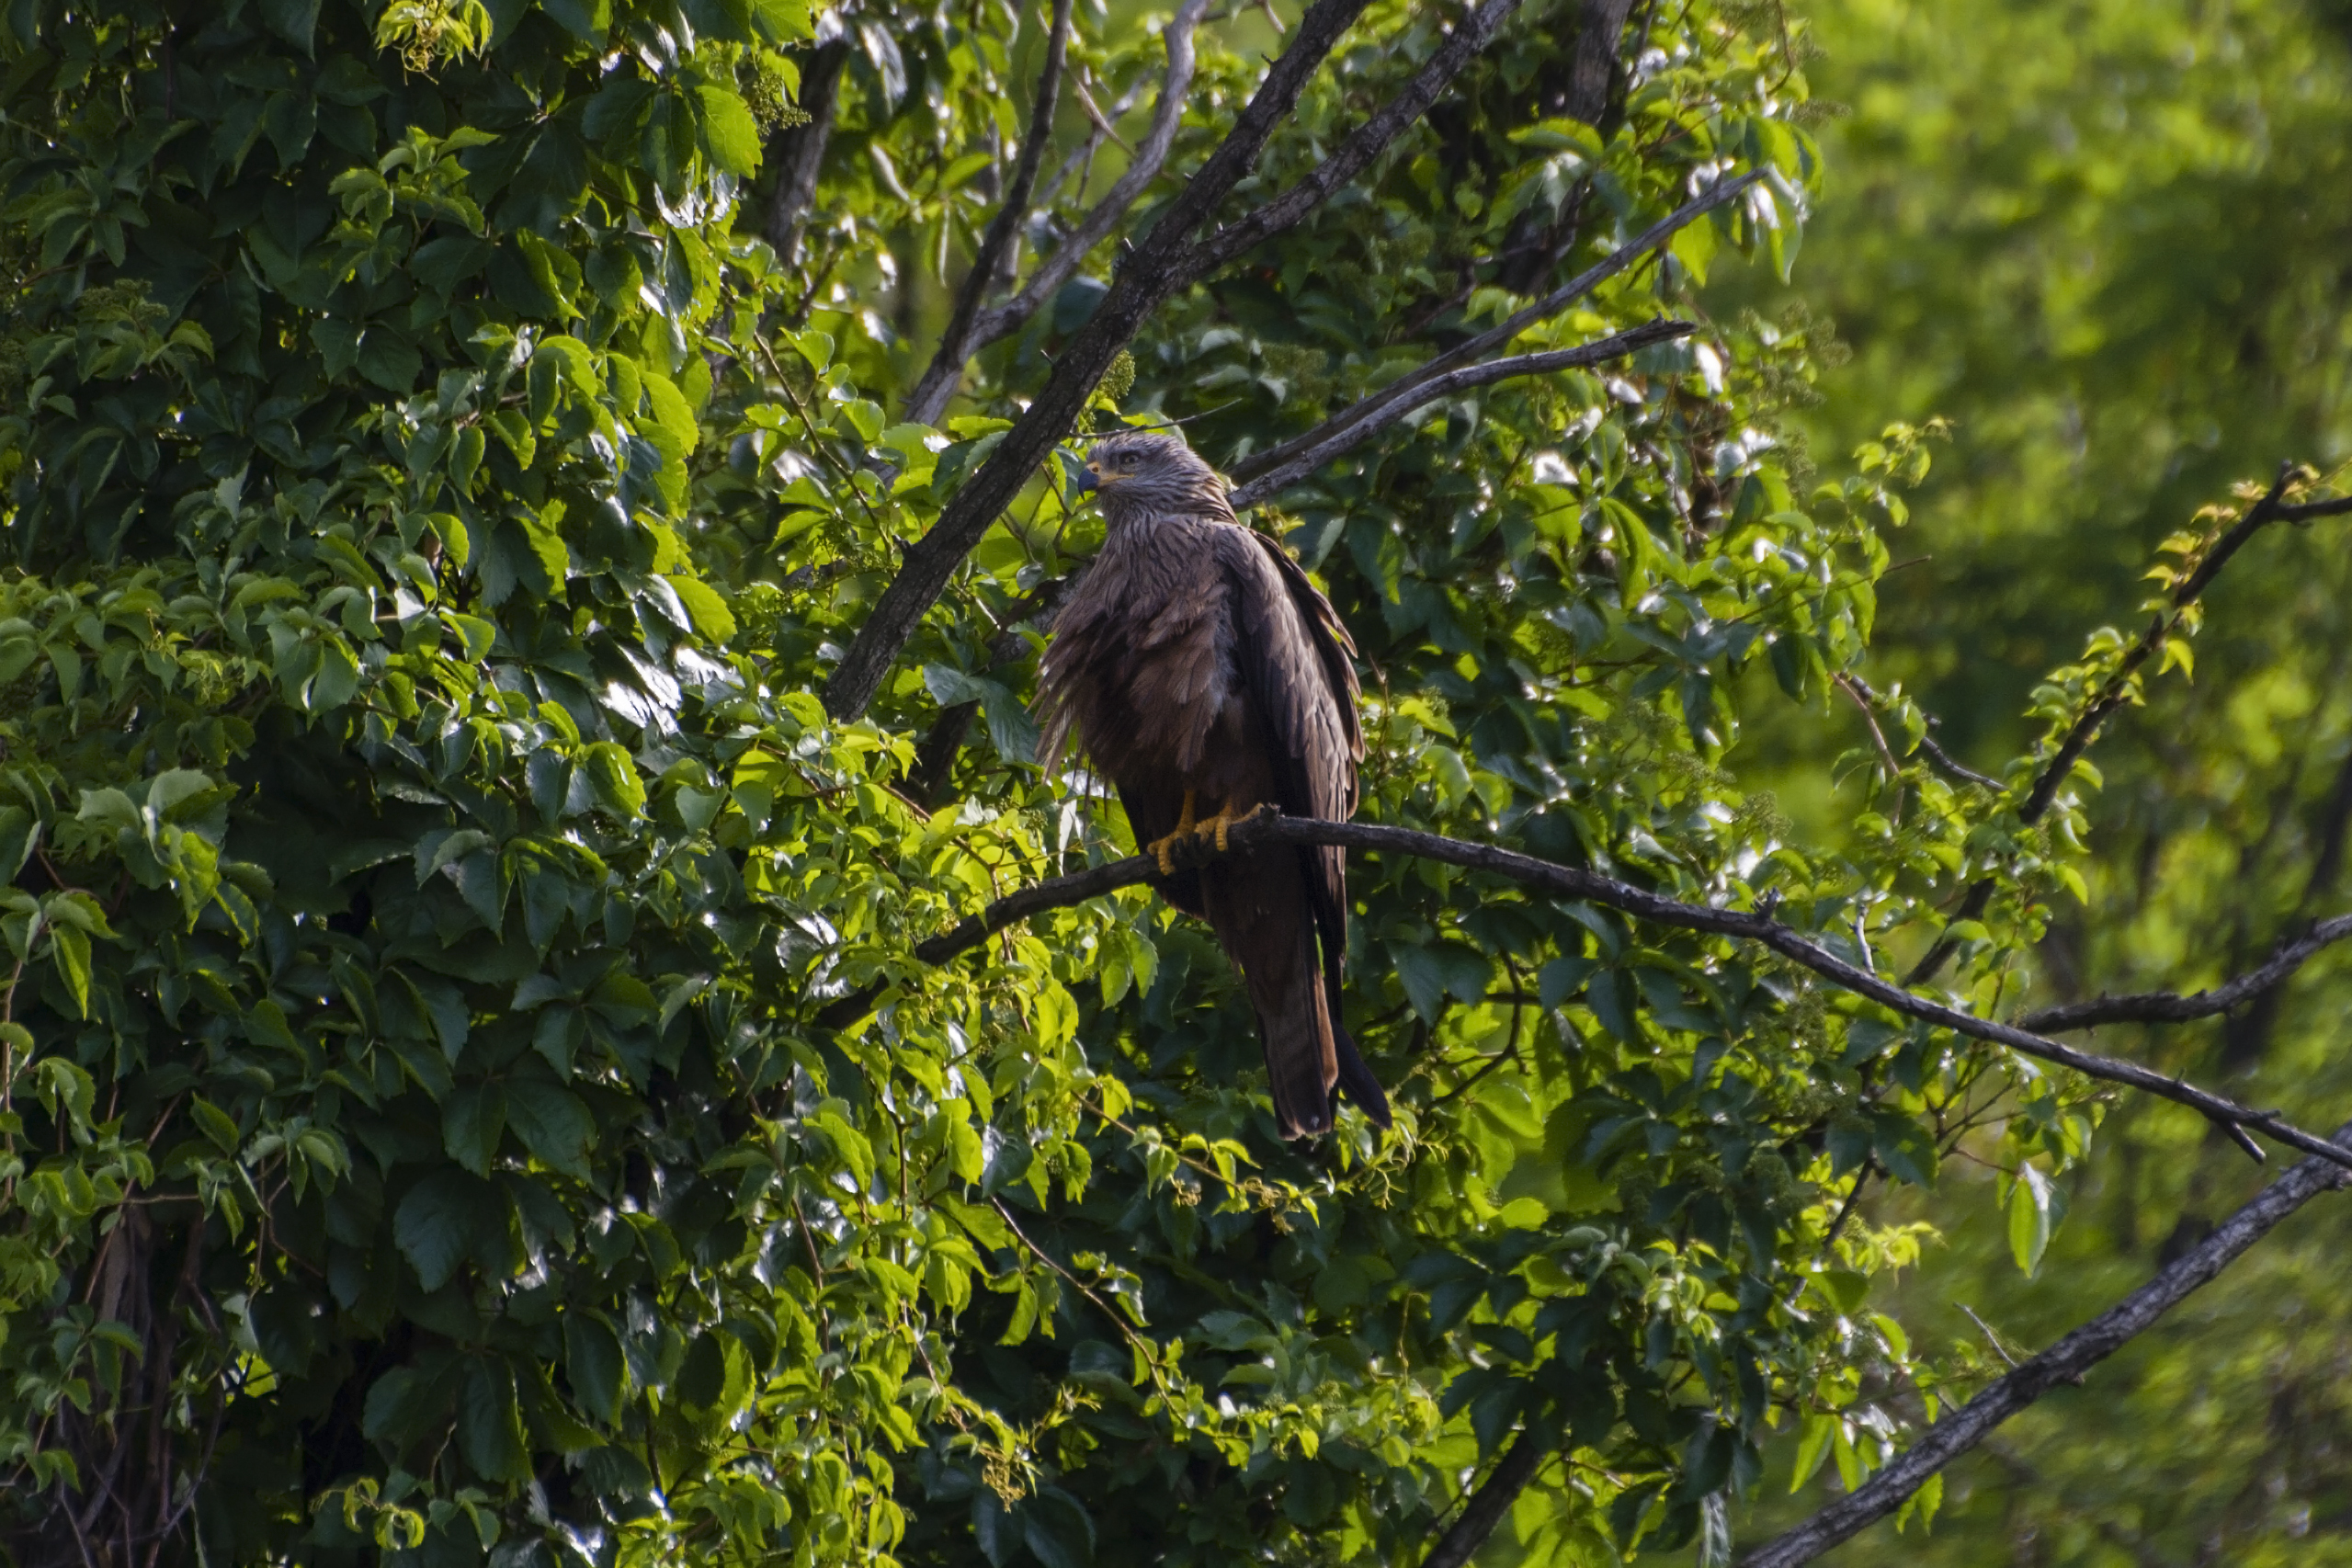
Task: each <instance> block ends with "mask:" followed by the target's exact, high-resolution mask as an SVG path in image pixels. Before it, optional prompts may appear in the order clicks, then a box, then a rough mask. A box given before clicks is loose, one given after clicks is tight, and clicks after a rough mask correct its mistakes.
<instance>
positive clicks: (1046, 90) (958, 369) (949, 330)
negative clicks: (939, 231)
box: [906, 0, 1070, 425]
mask: <svg viewBox="0 0 2352 1568" xmlns="http://www.w3.org/2000/svg"><path fill="white" fill-rule="evenodd" d="M1069 53H1070V0H1053V27H1052V29H1051V31H1049V32H1048V33H1047V34H1046V38H1045V65H1044V68H1043V69H1042V70H1040V72H1039V73H1038V79H1037V101H1036V102H1035V103H1034V104H1032V105H1030V106H1029V128H1028V134H1027V135H1026V136H1025V137H1023V138H1022V141H1021V149H1020V151H1019V152H1018V153H1016V154H1015V156H1014V159H1013V177H1012V178H1011V179H1010V180H1009V181H1007V182H1006V186H1005V199H1004V201H1003V202H1002V203H1001V204H1000V205H999V206H998V207H997V209H996V216H995V217H994V218H992V219H990V220H989V222H988V227H987V228H986V229H984V230H983V231H982V232H981V236H980V248H979V249H978V250H976V251H975V252H973V253H972V258H971V271H969V272H967V273H965V274H964V275H963V282H962V284H961V285H960V287H958V289H957V290H956V308H955V309H954V310H953V311H952V312H949V315H948V324H947V327H946V329H945V330H944V331H942V332H941V333H940V334H939V348H938V352H937V353H936V354H934V355H932V357H931V365H930V368H929V369H926V370H925V371H924V372H923V379H922V380H921V381H917V382H916V383H915V392H914V394H913V395H912V396H910V397H909V398H908V399H907V403H906V416H907V417H908V418H909V419H912V420H914V421H915V422H916V423H918V424H922V425H929V424H932V423H933V422H935V421H936V420H937V418H938V415H939V410H940V409H943V408H945V407H947V405H948V399H949V398H950V397H952V396H954V395H955V390H956V383H957V382H958V381H960V380H962V378H963V364H964V361H965V360H966V359H969V358H971V334H972V324H973V323H974V322H975V321H977V320H978V319H979V316H980V307H981V305H982V304H983V302H984V301H986V300H987V298H988V291H989V290H990V289H992V288H994V286H995V284H996V281H997V275H998V274H999V273H1000V272H1002V271H1003V270H1004V269H1005V268H1006V266H1007V265H1008V264H1009V263H1010V261H1011V259H1012V254H1013V242H1014V241H1015V240H1016V239H1017V238H1018V237H1019V234H1020V232H1021V220H1022V219H1024V218H1026V217H1028V210H1029V193H1030V192H1031V191H1033V190H1035V189H1036V188H1037V171H1038V167H1039V165H1041V164H1043V163H1044V162H1045V148H1046V143H1047V142H1051V140H1052V138H1053V110H1054V107H1055V105H1056V104H1058V103H1059V102H1060V101H1061V97H1062V64H1063V62H1064V61H1066V60H1067V59H1068V57H1069Z"/></svg>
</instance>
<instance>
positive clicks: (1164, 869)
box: [1144, 790, 1194, 877]
mask: <svg viewBox="0 0 2352 1568" xmlns="http://www.w3.org/2000/svg"><path fill="white" fill-rule="evenodd" d="M1192 806H1193V801H1192V791H1191V790H1186V791H1185V792H1184V810H1183V812H1180V813H1179V814H1178V815H1177V817H1176V831H1175V832H1174V833H1171V834H1169V835H1167V836H1166V837H1165V838H1155V839H1153V840H1152V842H1151V843H1149V844H1147V845H1145V846H1144V848H1145V849H1146V850H1147V851H1148V852H1149V853H1150V854H1151V855H1152V856H1153V857H1154V858H1156V859H1158V861H1159V862H1160V875H1162V876H1164V877H1173V876H1175V875H1176V840H1178V839H1180V838H1190V837H1191V836H1192V834H1193V826H1194V824H1193V818H1192Z"/></svg>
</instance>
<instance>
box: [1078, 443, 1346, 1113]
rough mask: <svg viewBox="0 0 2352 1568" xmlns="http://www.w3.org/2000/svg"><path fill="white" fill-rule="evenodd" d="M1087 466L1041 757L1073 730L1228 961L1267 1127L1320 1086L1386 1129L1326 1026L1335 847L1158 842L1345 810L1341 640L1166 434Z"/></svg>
mask: <svg viewBox="0 0 2352 1568" xmlns="http://www.w3.org/2000/svg"><path fill="white" fill-rule="evenodd" d="M1087 468H1088V473H1089V475H1090V477H1091V478H1092V480H1093V481H1094V484H1095V487H1096V488H1098V489H1099V490H1100V492H1101V494H1102V503H1103V512H1104V515H1105V517H1106V518H1107V519H1108V523H1109V530H1108V537H1107V538H1106V539H1105V540H1104V541H1103V547H1102V550H1101V551H1100V552H1099V553H1098V554H1097V555H1096V557H1095V561H1094V564H1093V565H1092V566H1091V567H1090V568H1088V570H1087V572H1086V575H1085V581H1084V582H1082V583H1081V584H1080V585H1079V586H1078V589H1077V592H1076V593H1075V594H1074V595H1073V596H1072V597H1071V599H1070V602H1069V603H1068V604H1067V605H1066V606H1065V607H1064V608H1062V613H1061V615H1060V617H1059V618H1058V619H1056V621H1055V625H1054V637H1053V645H1052V647H1051V649H1049V650H1048V651H1047V653H1046V655H1045V661H1044V665H1043V666H1042V668H1041V670H1040V677H1039V687H1040V717H1041V718H1042V720H1043V727H1044V743H1045V744H1044V747H1043V755H1044V756H1045V757H1046V759H1047V765H1048V767H1051V766H1052V765H1053V760H1054V758H1055V757H1057V756H1059V755H1060V753H1061V750H1062V745H1063V744H1064V742H1065V741H1066V740H1067V739H1068V737H1069V735H1070V733H1071V732H1072V730H1073V729H1074V730H1075V731H1076V733H1077V735H1078V738H1079V741H1080V743H1081V744H1083V745H1084V747H1085V753H1086V756H1087V759H1088V760H1089V762H1090V763H1091V764H1092V765H1093V767H1094V768H1095V770H1096V772H1098V773H1100V774H1102V775H1104V776H1105V777H1107V778H1109V779H1110V781H1111V782H1112V783H1113V784H1115V785H1117V786H1118V789H1119V799H1120V800H1121V801H1123V802H1124V803H1125V804H1126V807H1127V820H1128V822H1129V824H1131V825H1132V827H1133V828H1134V830H1135V841H1136V843H1137V844H1138V845H1139V846H1147V847H1149V848H1153V849H1154V850H1155V851H1157V852H1159V853H1160V854H1161V865H1162V868H1163V869H1169V870H1171V874H1169V875H1167V876H1165V877H1163V878H1161V879H1160V880H1159V881H1157V882H1156V883H1155V884H1154V885H1156V886H1157V887H1158V888H1159V891H1160V892H1161V893H1162V894H1163V895H1164V896H1165V897H1166V898H1167V900H1168V901H1169V902H1170V903H1174V904H1175V905H1176V907H1177V908H1179V909H1182V910H1184V911H1186V912H1187V913H1188V914H1191V915H1199V916H1201V917H1203V918H1205V919H1206V920H1208V922H1209V924H1210V926H1211V927H1212V928H1213V929H1214V930H1215V931H1216V933H1217V939H1218V941H1219V943H1220V944H1221V945H1222V947H1223V948H1224V949H1225V952H1226V954H1227V956H1229V957H1230V958H1232V959H1233V961H1234V962H1235V963H1236V964H1238V965H1240V967H1241V971H1242V977H1243V979H1244V981H1245V982H1246V983H1247V984H1248V986H1249V994H1250V1001H1251V1003H1252V1004H1253V1006H1255V1007H1256V1011H1257V1026H1258V1036H1259V1040H1260V1043H1261V1044H1262V1045H1263V1046H1264V1048H1265V1051H1266V1068H1267V1075H1268V1077H1269V1078H1270V1079H1271V1080H1272V1083H1273V1089H1274V1112H1275V1117H1276V1119H1277V1120H1278V1122H1279V1123H1280V1125H1281V1129H1282V1133H1283V1136H1285V1137H1287V1138H1301V1137H1306V1136H1309V1135H1311V1134H1314V1133H1319V1132H1326V1131H1330V1129H1331V1124H1332V1103H1331V1092H1332V1088H1333V1086H1334V1085H1338V1086H1339V1087H1340V1088H1342V1089H1344V1090H1345V1091H1346V1095H1347V1097H1348V1098H1350V1099H1352V1100H1354V1101H1355V1102H1356V1103H1357V1104H1358V1106H1360V1107H1362V1108H1363V1109H1364V1110H1365V1111H1366V1112H1367V1113H1368V1114H1369V1115H1370V1116H1371V1117H1372V1118H1373V1119H1375V1120H1376V1121H1378V1122H1380V1123H1381V1125H1382V1126H1384V1127H1385V1126H1387V1125H1388V1122H1389V1108H1388V1099H1387V1096H1384V1095H1382V1094H1381V1086H1380V1084H1379V1082H1378V1081H1377V1080H1376V1079H1374V1078H1373V1076H1372V1074H1371V1073H1370V1071H1369V1069H1368V1068H1367V1067H1366V1066H1365V1065H1364V1062H1363V1058H1362V1057H1361V1056H1359V1055H1358V1053H1357V1051H1356V1046H1355V1042H1354V1041H1353V1040H1349V1039H1348V1037H1347V1033H1346V1030H1345V1029H1344V1028H1341V1027H1340V1024H1339V1000H1340V965H1341V960H1342V958H1343V956H1344V955H1345V953H1346V946H1347V888H1346V851H1345V850H1342V849H1336V848H1329V847H1324V848H1293V847H1288V846H1277V847H1273V848H1268V849H1263V850H1258V851H1255V852H1250V853H1235V854H1232V855H1227V856H1222V857H1220V858H1217V859H1216V860H1214V861H1211V862H1210V864H1209V865H1208V866H1206V867H1205V868H1203V869H1200V870H1198V871H1193V870H1183V871H1176V870H1173V869H1172V867H1171V862H1170V861H1169V860H1168V858H1167V857H1166V854H1165V849H1164V848H1163V846H1164V845H1165V843H1166V842H1168V841H1170V840H1172V839H1174V838H1175V837H1176V836H1179V835H1182V834H1184V833H1187V832H1190V831H1194V830H1195V829H1196V826H1198V827H1199V830H1201V831H1208V832H1212V833H1213V832H1215V831H1217V824H1219V823H1220V822H1229V821H1231V820H1233V819H1234V818H1238V817H1242V816H1245V815H1247V814H1248V813H1249V812H1252V811H1255V810H1256V808H1257V807H1258V806H1260V805H1262V804H1265V803H1267V802H1269V801H1270V802H1271V803H1273V804H1274V805H1276V806H1278V807H1279V808H1281V810H1282V812H1284V813H1285V814H1286V815H1290V816H1303V817H1322V818H1325V819H1328V820H1332V821H1345V820H1346V818H1348V817H1350V816H1353V815H1354V814H1355V812H1356V794H1357V783H1356V767H1357V765H1358V763H1359V762H1361V761H1362V760H1363V756H1364V741H1363V736H1362V733H1361V732H1360V731H1359V730H1358V727H1357V722H1356V697H1357V685H1356V671H1355V666H1354V665H1351V664H1350V663H1349V662H1348V656H1349V654H1351V653H1354V651H1355V648H1354V644H1353V643H1351V642H1348V640H1347V632H1346V629H1345V628H1343V627H1342V626H1341V625H1340V624H1339V619H1338V617H1337V616H1335V615H1334V614H1333V613H1332V608H1331V605H1330V603H1329V601H1327V600H1326V599H1324V597H1323V595H1322V594H1321V593H1320V592H1318V591H1317V590H1316V588H1315V585H1313V584H1312V583H1311V582H1309V581H1308V580H1307V574H1305V573H1304V572H1302V571H1301V570H1300V569H1299V567H1298V565H1297V563H1296V562H1293V561H1291V559H1290V556H1289V555H1287V554H1285V553H1284V552H1283V551H1282V550H1281V548H1280V547H1279V546H1278V545H1277V544H1275V543H1274V542H1273V541H1272V540H1267V539H1265V538H1262V537H1260V536H1259V535H1257V534H1255V533H1252V532H1251V531H1250V530H1249V529H1247V528H1243V527H1242V526H1241V525H1240V524H1238V523H1236V522H1235V521H1234V520H1233V508H1232V507H1231V506H1227V505H1226V502H1225V487H1224V485H1223V483H1221V481H1220V480H1219V479H1218V477H1217V475H1216V474H1215V472H1212V471H1211V470H1210V467H1209V465H1208V464H1206V463H1204V462H1202V461H1201V460H1199V458H1197V457H1195V456H1194V455H1193V454H1192V452H1191V451H1190V450H1189V449H1187V447H1186V446H1185V445H1184V443H1183V442H1181V441H1180V440H1178V439H1176V437H1173V436H1168V435H1163V434H1159V433H1156V432H1148V431H1142V432H1129V433H1126V434H1122V435H1118V436H1112V437H1108V439H1106V440H1104V441H1102V442H1100V443H1099V444H1097V445H1096V448H1095V449H1094V452H1093V454H1092V460H1091V461H1090V462H1089V463H1088V465H1087Z"/></svg>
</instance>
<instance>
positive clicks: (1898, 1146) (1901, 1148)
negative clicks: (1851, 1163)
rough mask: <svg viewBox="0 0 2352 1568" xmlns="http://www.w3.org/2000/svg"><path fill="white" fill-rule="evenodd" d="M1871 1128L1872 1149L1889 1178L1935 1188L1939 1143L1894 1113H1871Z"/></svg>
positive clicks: (1907, 1118)
mask: <svg viewBox="0 0 2352 1568" xmlns="http://www.w3.org/2000/svg"><path fill="white" fill-rule="evenodd" d="M1870 1125H1871V1146H1872V1148H1873V1149H1874V1150H1875V1151H1876V1153H1877V1154H1878V1156H1879V1164H1880V1165H1884V1166H1885V1167H1886V1168H1887V1173H1888V1174H1889V1175H1891V1176H1893V1177H1894V1178H1895V1179H1896V1180H1898V1181H1907V1182H1910V1183H1911V1184H1912V1185H1914V1186H1915V1187H1933V1186H1934V1185H1935V1182H1936V1165H1937V1156H1936V1140H1935V1138H1934V1136H1933V1135H1932V1134H1931V1133H1930V1132H1929V1131H1927V1129H1926V1128H1925V1127H1922V1126H1921V1125H1920V1124H1919V1123H1918V1122H1916V1121H1915V1120H1913V1119H1911V1118H1910V1117H1907V1116H1905V1115H1903V1113H1902V1112H1900V1111H1892V1110H1880V1111H1874V1112H1872V1113H1871V1116H1870Z"/></svg>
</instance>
